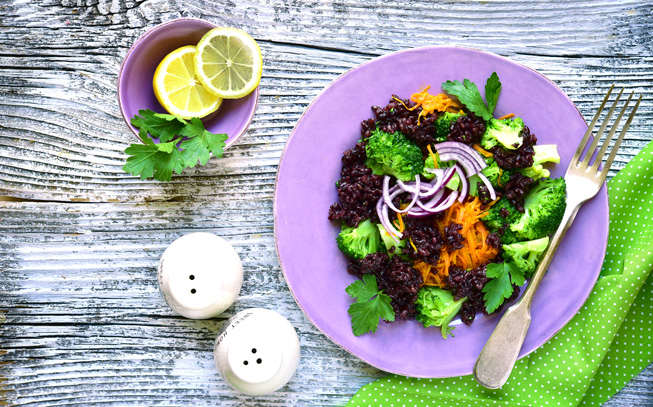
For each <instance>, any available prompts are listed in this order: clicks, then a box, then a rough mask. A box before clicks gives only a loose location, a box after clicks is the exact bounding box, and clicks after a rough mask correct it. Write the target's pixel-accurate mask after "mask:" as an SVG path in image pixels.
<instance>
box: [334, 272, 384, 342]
mask: <svg viewBox="0 0 653 407" xmlns="http://www.w3.org/2000/svg"><path fill="white" fill-rule="evenodd" d="M345 291H346V292H347V294H349V295H350V296H352V297H354V298H357V297H358V298H357V300H356V302H355V303H353V304H351V305H350V306H349V311H348V312H349V315H351V328H352V331H353V333H354V335H356V336H360V335H362V334H364V333H366V332H376V328H377V327H378V326H379V318H382V319H384V320H386V321H394V320H395V312H394V310H393V309H392V305H391V304H390V302H391V301H392V299H391V298H390V297H389V296H388V295H386V294H383V292H382V291H379V288H378V286H377V284H376V276H374V275H372V274H365V275H363V281H360V280H358V281H355V282H354V283H352V284H351V285H349V287H347V288H346V289H345Z"/></svg>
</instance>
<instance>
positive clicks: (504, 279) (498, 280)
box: [483, 262, 526, 313]
mask: <svg viewBox="0 0 653 407" xmlns="http://www.w3.org/2000/svg"><path fill="white" fill-rule="evenodd" d="M485 275H486V276H487V277H488V278H491V280H490V281H488V282H487V284H485V287H483V292H484V293H485V295H484V296H483V300H484V301H485V310H486V311H487V312H488V313H492V312H494V311H496V309H497V308H499V306H501V304H503V302H504V301H505V299H506V298H509V297H510V296H511V295H512V290H513V288H512V285H513V284H515V285H517V286H521V285H523V284H524V283H525V282H526V279H525V278H524V272H523V271H521V270H520V269H519V267H517V265H516V264H515V263H512V262H510V263H490V264H488V265H487V269H486V271H485Z"/></svg>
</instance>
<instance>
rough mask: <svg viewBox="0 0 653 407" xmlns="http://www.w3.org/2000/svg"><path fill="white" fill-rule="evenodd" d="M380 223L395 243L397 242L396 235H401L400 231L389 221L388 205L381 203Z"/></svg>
mask: <svg viewBox="0 0 653 407" xmlns="http://www.w3.org/2000/svg"><path fill="white" fill-rule="evenodd" d="M380 219H381V225H383V228H384V229H385V230H386V232H388V234H390V236H391V237H392V239H393V240H394V241H395V243H397V244H399V238H398V237H397V236H401V233H400V232H399V231H398V230H397V229H395V228H394V226H392V222H390V217H389V216H388V205H383V207H382V208H381V218H380Z"/></svg>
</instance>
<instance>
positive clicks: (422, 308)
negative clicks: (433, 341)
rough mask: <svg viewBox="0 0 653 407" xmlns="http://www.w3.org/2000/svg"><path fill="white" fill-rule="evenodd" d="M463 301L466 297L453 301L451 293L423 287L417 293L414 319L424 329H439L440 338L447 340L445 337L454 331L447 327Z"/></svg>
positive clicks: (436, 288) (440, 289)
mask: <svg viewBox="0 0 653 407" xmlns="http://www.w3.org/2000/svg"><path fill="white" fill-rule="evenodd" d="M465 300H467V297H464V298H461V299H459V300H458V301H454V298H453V295H452V294H451V291H448V290H443V289H442V288H438V287H432V286H424V287H422V288H421V289H420V290H419V292H418V293H417V301H416V302H415V310H416V311H417V312H416V314H415V319H416V320H418V321H420V322H421V323H422V324H424V327H425V328H426V327H429V326H439V327H441V330H442V338H444V339H447V335H448V334H450V333H451V331H452V330H453V329H454V328H451V327H450V326H449V322H451V320H452V319H453V317H454V316H456V314H457V313H458V311H460V308H461V307H462V306H463V302H465ZM451 336H453V334H452V335H451Z"/></svg>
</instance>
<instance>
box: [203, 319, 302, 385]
mask: <svg viewBox="0 0 653 407" xmlns="http://www.w3.org/2000/svg"><path fill="white" fill-rule="evenodd" d="M213 357H214V360H215V365H216V367H217V368H218V371H219V372H220V376H222V378H223V379H224V380H225V381H226V382H227V383H228V384H229V385H231V387H233V388H234V389H236V390H238V391H240V392H242V393H245V394H248V395H252V396H260V395H263V394H268V393H272V392H274V391H276V390H278V389H280V388H281V387H283V385H285V384H286V383H287V382H288V381H289V380H290V378H291V377H292V376H293V374H295V370H297V366H298V365H299V338H298V337H297V333H296V332H295V328H293V326H292V325H291V324H290V322H288V320H287V319H286V318H284V317H283V316H281V315H279V314H278V313H276V312H275V311H271V310H268V309H265V308H250V309H246V310H244V311H241V312H239V313H238V314H236V315H234V316H233V317H232V318H231V319H229V320H228V321H227V322H225V323H224V325H223V326H222V329H221V330H220V333H219V335H218V338H217V339H216V341H215V347H214V349H213Z"/></svg>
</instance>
